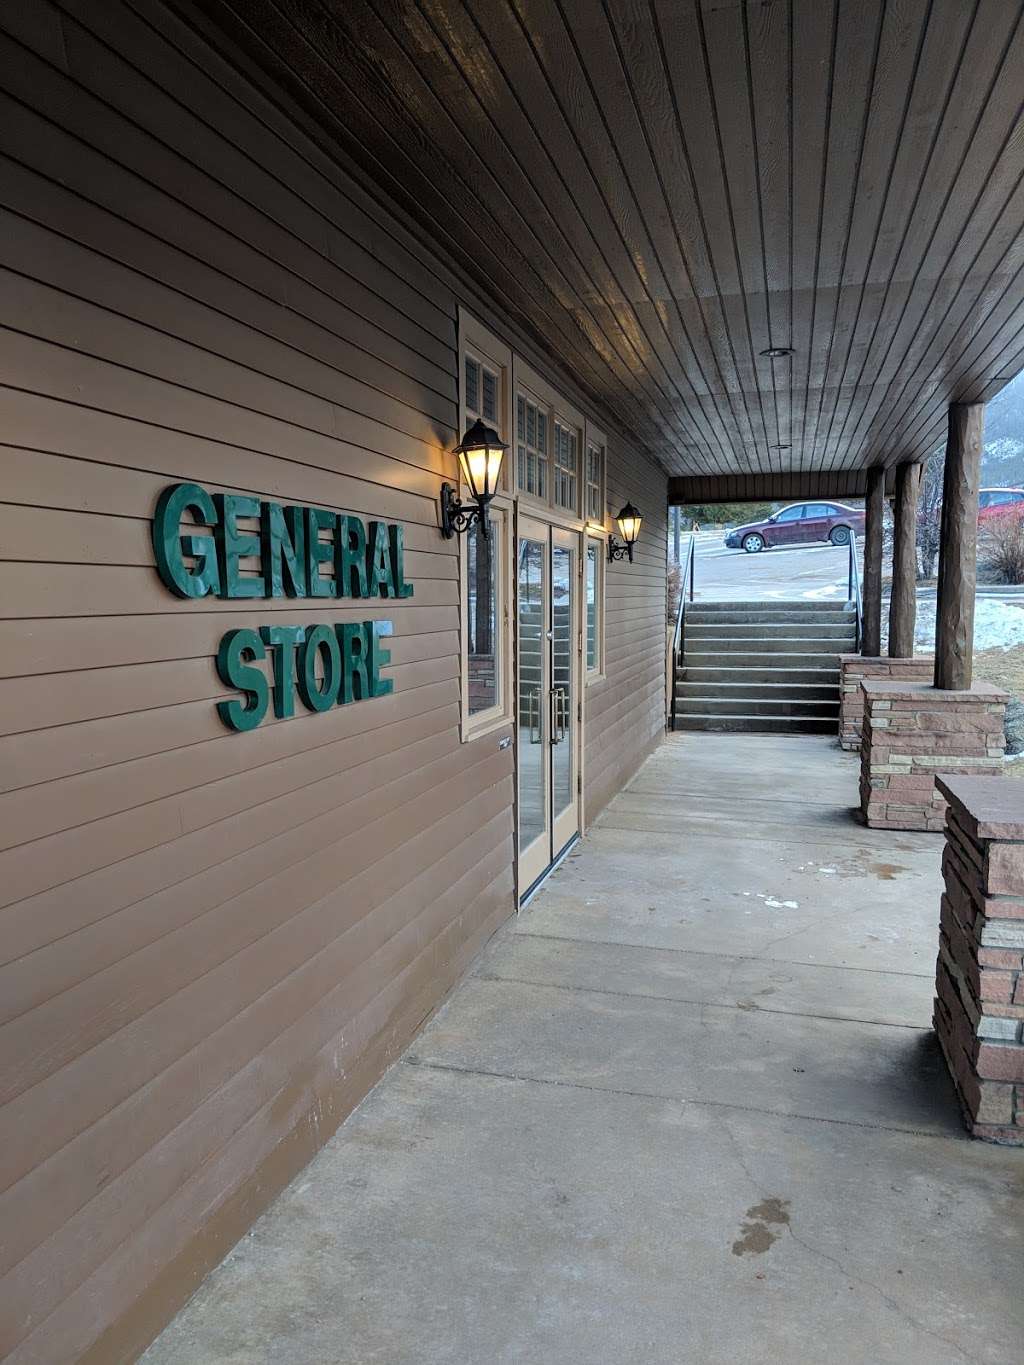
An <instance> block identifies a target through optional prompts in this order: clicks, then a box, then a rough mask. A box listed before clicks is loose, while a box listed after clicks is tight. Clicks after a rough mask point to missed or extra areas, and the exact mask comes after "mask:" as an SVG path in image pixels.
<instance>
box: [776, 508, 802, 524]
mask: <svg viewBox="0 0 1024 1365" xmlns="http://www.w3.org/2000/svg"><path fill="white" fill-rule="evenodd" d="M803 511H804V509H803V507H785V508H783V510H782V511H781V512H780V513H779V515H778V516H777V517H776V518H775V520H776V521H799V520H800V518H801V516H803Z"/></svg>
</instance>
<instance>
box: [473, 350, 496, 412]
mask: <svg viewBox="0 0 1024 1365" xmlns="http://www.w3.org/2000/svg"><path fill="white" fill-rule="evenodd" d="M499 392H500V386H499V383H498V376H497V375H496V374H495V372H494V371H493V370H492V369H489V368H488V367H487V365H485V364H484V362H483V361H482V360H477V358H476V357H475V356H472V355H468V354H467V356H466V415H467V416H468V417H470V418H476V417H482V418H483V420H484V421H485V422H487V423H488V425H489V426H492V427H493V426H497V425H498V394H499Z"/></svg>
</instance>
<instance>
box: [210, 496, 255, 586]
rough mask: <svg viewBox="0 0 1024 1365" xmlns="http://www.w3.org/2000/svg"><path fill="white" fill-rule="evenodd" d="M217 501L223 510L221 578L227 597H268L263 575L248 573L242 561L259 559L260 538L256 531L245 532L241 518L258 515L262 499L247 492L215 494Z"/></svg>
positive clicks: (221, 514) (221, 519)
mask: <svg viewBox="0 0 1024 1365" xmlns="http://www.w3.org/2000/svg"><path fill="white" fill-rule="evenodd" d="M214 502H215V503H216V504H217V507H218V510H219V511H220V523H221V525H220V559H221V566H220V567H221V579H222V580H223V583H224V596H225V597H266V595H267V585H266V583H265V581H264V579H263V575H262V574H253V575H252V576H246V575H244V574H243V573H242V568H241V565H240V563H239V560H242V559H248V558H249V557H253V558H257V559H258V558H259V556H260V549H261V546H260V538H259V536H258V535H257V534H256V532H255V531H243V530H242V529H241V527H240V526H239V525H238V519H239V517H258V516H259V515H260V500H259V498H251V497H249V496H248V494H246V493H216V494H215V495H214Z"/></svg>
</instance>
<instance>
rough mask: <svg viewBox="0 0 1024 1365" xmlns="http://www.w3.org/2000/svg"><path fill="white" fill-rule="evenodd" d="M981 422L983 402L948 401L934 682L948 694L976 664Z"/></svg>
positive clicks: (967, 681) (963, 685)
mask: <svg viewBox="0 0 1024 1365" xmlns="http://www.w3.org/2000/svg"><path fill="white" fill-rule="evenodd" d="M984 423H985V405H984V404H983V403H951V404H950V408H949V437H948V439H947V441H946V469H945V473H944V475H943V480H942V525H941V529H940V532H939V588H938V600H937V602H936V607H935V686H936V687H941V688H943V689H944V690H946V691H952V692H963V691H966V690H967V689H968V688H969V687H970V685H971V672H972V666H973V662H974V589H975V585H976V583H977V579H978V478H979V473H980V468H981V437H982V430H983V428H984Z"/></svg>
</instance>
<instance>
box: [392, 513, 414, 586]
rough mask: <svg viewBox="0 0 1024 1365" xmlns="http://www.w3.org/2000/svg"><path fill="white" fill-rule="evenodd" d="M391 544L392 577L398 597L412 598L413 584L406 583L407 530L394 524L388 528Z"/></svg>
mask: <svg viewBox="0 0 1024 1365" xmlns="http://www.w3.org/2000/svg"><path fill="white" fill-rule="evenodd" d="M388 538H389V540H390V542H391V577H392V578H393V580H394V584H395V596H396V597H411V596H412V584H411V583H407V582H406V581H405V529H404V527H402V526H396V525H394V524H392V525H391V526H389V527H388Z"/></svg>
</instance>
